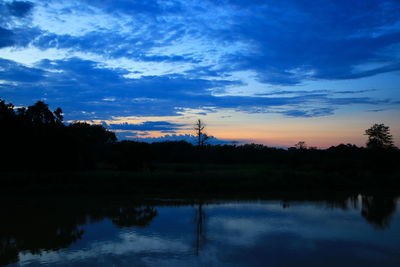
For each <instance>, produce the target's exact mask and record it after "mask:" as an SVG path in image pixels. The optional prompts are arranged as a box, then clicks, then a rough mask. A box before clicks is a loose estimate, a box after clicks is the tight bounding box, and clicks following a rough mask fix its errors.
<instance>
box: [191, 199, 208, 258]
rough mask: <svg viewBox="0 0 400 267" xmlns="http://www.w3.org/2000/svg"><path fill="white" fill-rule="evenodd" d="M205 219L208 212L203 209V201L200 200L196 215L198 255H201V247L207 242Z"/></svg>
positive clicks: (196, 248) (196, 250)
mask: <svg viewBox="0 0 400 267" xmlns="http://www.w3.org/2000/svg"><path fill="white" fill-rule="evenodd" d="M205 219H206V214H205V212H204V210H203V203H202V202H201V201H200V202H199V204H198V205H197V209H196V215H195V223H196V240H195V247H194V249H195V254H196V256H199V255H200V249H201V247H202V246H203V245H204V243H205V242H206V234H205V229H204V226H205Z"/></svg>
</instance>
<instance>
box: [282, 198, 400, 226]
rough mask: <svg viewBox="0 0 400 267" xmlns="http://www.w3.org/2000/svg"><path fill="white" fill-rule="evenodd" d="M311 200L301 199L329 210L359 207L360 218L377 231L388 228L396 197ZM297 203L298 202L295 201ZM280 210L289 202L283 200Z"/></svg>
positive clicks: (287, 205) (394, 209) (287, 206)
mask: <svg viewBox="0 0 400 267" xmlns="http://www.w3.org/2000/svg"><path fill="white" fill-rule="evenodd" d="M326 198H327V197H325V198H317V199H315V198H313V199H307V198H305V199H301V201H313V202H321V203H323V204H324V205H325V206H326V207H327V208H330V209H341V210H349V209H359V208H360V205H361V215H362V217H363V218H364V219H365V220H366V221H367V222H368V223H369V224H370V225H372V226H373V227H375V228H377V229H382V230H383V229H386V228H388V227H390V222H391V220H392V217H393V214H394V212H395V211H396V200H397V197H396V196H393V195H390V194H386V195H363V196H360V195H359V194H351V195H342V196H337V197H333V198H331V199H329V197H328V199H326ZM297 201H298V200H297ZM281 205H282V208H289V207H290V205H291V201H289V200H283V201H282V204H281Z"/></svg>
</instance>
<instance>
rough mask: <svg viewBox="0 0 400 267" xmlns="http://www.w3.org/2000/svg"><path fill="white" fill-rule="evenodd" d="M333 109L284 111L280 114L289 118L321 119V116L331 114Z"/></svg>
mask: <svg viewBox="0 0 400 267" xmlns="http://www.w3.org/2000/svg"><path fill="white" fill-rule="evenodd" d="M333 111H334V109H333V108H315V109H310V110H297V109H292V110H286V111H283V112H281V113H282V114H284V115H286V116H289V117H305V118H310V117H321V116H328V115H332V114H333Z"/></svg>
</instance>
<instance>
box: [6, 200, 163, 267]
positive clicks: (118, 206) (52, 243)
mask: <svg viewBox="0 0 400 267" xmlns="http://www.w3.org/2000/svg"><path fill="white" fill-rule="evenodd" d="M0 211H1V213H2V214H3V216H2V221H1V223H0V226H1V227H0V265H6V264H10V263H13V262H17V261H18V260H19V256H18V255H19V252H29V253H32V254H41V253H43V252H44V251H56V250H59V249H62V248H67V247H68V246H70V245H71V244H73V243H74V242H76V241H77V240H79V239H81V238H82V236H83V235H84V230H83V229H82V228H81V227H80V226H82V225H84V224H87V223H93V222H96V221H101V220H104V219H105V218H109V219H111V220H112V222H113V223H114V224H115V225H116V226H118V227H134V226H138V227H146V226H147V225H149V223H150V221H151V220H152V219H153V218H154V217H155V216H157V211H156V210H155V209H154V208H153V207H149V206H142V204H141V203H137V202H135V201H132V200H121V199H119V200H118V201H116V200H114V201H111V202H110V201H109V199H102V198H98V199H96V200H93V199H86V198H78V199H73V200H71V199H68V198H56V199H54V198H51V199H35V200H30V199H18V200H17V201H15V202H14V203H10V202H9V200H7V202H6V201H3V202H2V205H1V206H0Z"/></svg>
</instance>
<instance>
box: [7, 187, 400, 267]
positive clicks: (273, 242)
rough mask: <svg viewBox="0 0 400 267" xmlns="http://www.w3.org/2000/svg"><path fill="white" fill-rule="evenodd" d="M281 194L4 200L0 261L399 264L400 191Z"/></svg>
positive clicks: (29, 263) (81, 263)
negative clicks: (234, 198)
mask: <svg viewBox="0 0 400 267" xmlns="http://www.w3.org/2000/svg"><path fill="white" fill-rule="evenodd" d="M275 199H276V198H275ZM281 199H282V200H280V201H276V200H263V201H235V202H232V201H205V200H202V201H198V202H196V203H193V202H192V201H190V202H189V201H188V202H186V201H179V202H177V201H175V202H172V201H155V200H152V201H142V200H141V201H139V200H135V199H131V198H115V197H111V198H110V197H107V198H105V197H104V198H101V197H96V198H89V197H81V198H77V197H74V198H67V197H65V198H62V197H58V198H51V199H45V198H43V199H16V200H15V199H14V200H11V199H7V200H3V201H2V202H1V204H0V212H1V213H2V215H3V216H2V220H1V221H0V265H7V264H12V263H18V262H20V263H21V264H24V265H32V266H35V265H49V266H52V265H55V264H59V265H71V262H74V264H73V265H79V266H85V265H126V266H132V265H139V266H141V265H143V266H146V265H150V266H157V265H165V264H167V263H168V265H174V266H180V265H181V266H187V265H193V266H202V265H221V264H227V263H229V264H230V265H235V266H240V265H244V266H246V265H255V266H257V265H260V266H264V265H265V261H268V262H270V263H272V265H274V263H275V264H278V265H279V264H282V263H284V264H288V265H291V264H295V263H296V262H298V261H300V262H303V263H306V262H307V263H308V264H309V265H317V263H318V260H322V259H323V257H325V258H326V257H328V258H329V257H331V256H332V255H333V254H337V255H341V257H342V258H343V260H347V261H346V262H347V263H353V264H360V263H366V262H375V261H374V260H379V261H382V260H383V259H384V260H385V261H386V263H387V265H390V264H391V263H396V264H397V263H400V258H399V256H397V255H400V251H399V250H398V249H397V248H398V247H399V245H400V241H398V240H397V239H396V238H395V237H396V235H397V236H398V235H399V234H400V224H399V220H397V219H396V218H398V214H397V213H396V204H397V200H396V199H397V198H396V196H394V195H393V196H391V195H387V194H386V195H363V196H361V195H358V194H351V195H342V196H337V195H336V196H334V197H331V198H328V197H324V198H318V197H309V198H308V200H307V199H304V198H303V199H302V198H300V197H298V196H297V197H295V198H288V197H284V198H281ZM365 222H366V223H367V224H368V227H365V226H364V225H365ZM393 222H396V224H395V225H394V227H391V226H392V225H393ZM377 229H378V230H380V231H376V230H377ZM385 232H389V233H390V235H385V234H384V233H385ZM367 252H368V253H367ZM307 253H309V254H307ZM315 253H318V255H319V256H315ZM332 253H333V254H332ZM366 253H367V254H368V255H371V253H375V254H373V255H375V256H374V257H375V258H374V259H371V258H369V257H370V256H368V257H367V256H365V255H364V254H366ZM331 254H332V255H331ZM307 255H308V256H307ZM311 255H314V256H311ZM354 255H358V256H357V257H358V258H357V257H356V258H354V257H353V256H354ZM360 255H362V256H360ZM308 257H309V258H308ZM332 257H333V256H332ZM346 257H347V258H346ZM382 257H384V258H382ZM364 259H368V261H365V262H364V261H363V260H364ZM388 259H390V261H387V260H388ZM282 261H283V262H282ZM338 261H339V260H338ZM336 263H338V262H336ZM328 265H329V264H328Z"/></svg>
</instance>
